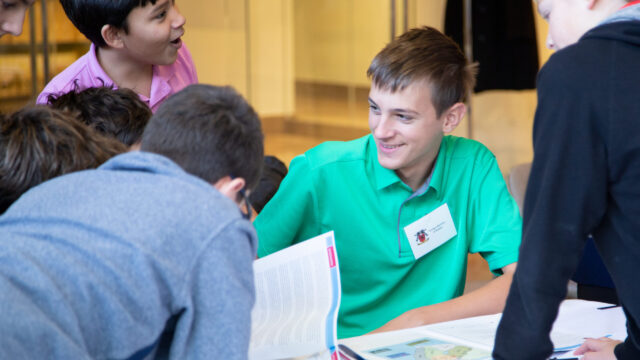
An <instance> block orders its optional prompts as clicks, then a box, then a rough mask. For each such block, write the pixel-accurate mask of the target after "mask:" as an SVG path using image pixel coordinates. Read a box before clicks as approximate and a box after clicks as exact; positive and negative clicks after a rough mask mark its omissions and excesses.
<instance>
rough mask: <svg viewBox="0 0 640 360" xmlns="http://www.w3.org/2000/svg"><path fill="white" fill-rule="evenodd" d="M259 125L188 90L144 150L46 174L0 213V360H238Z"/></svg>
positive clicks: (244, 107) (228, 92)
mask: <svg viewBox="0 0 640 360" xmlns="http://www.w3.org/2000/svg"><path fill="white" fill-rule="evenodd" d="M262 162H263V135H262V131H261V127H260V122H259V120H258V117H257V115H256V113H255V112H254V111H253V109H252V108H251V106H249V105H248V104H247V103H246V101H245V100H244V99H242V97H241V96H240V95H238V94H237V93H236V92H235V91H234V90H232V89H231V88H227V87H214V86H209V85H192V86H189V87H187V88H185V89H184V90H182V91H180V92H179V93H177V94H175V95H174V96H172V97H171V98H170V99H168V100H167V101H166V102H165V103H164V104H163V105H162V106H161V107H160V109H159V110H158V112H157V113H156V114H155V115H154V116H153V117H152V118H151V120H150V121H149V124H148V125H147V128H146V129H145V131H144V133H143V136H142V144H141V151H134V152H129V153H125V154H121V155H118V156H116V157H114V158H111V159H110V160H108V161H107V162H106V163H104V164H103V165H102V166H100V167H99V168H97V169H93V170H85V171H79V172H75V173H72V174H67V175H63V176H60V177H57V178H55V179H52V180H50V181H46V182H44V183H42V184H40V185H38V186H36V187H34V188H32V189H31V190H29V191H28V192H27V193H25V194H24V195H23V196H22V197H20V198H19V199H18V200H17V201H16V202H15V203H14V204H13V205H12V206H11V207H10V208H9V209H8V210H7V212H6V213H5V214H4V215H3V216H2V217H0V304H1V306H2V309H3V311H2V316H1V317H0V358H1V359H37V358H43V357H48V358H54V359H151V358H163V359H164V358H168V359H191V358H209V359H246V358H247V355H248V346H249V337H250V330H251V324H250V320H251V309H252V307H253V304H254V284H253V270H252V263H253V260H254V259H255V256H256V247H257V244H256V234H255V230H254V229H253V226H252V225H251V223H250V221H249V220H248V219H246V217H247V216H246V215H248V214H243V213H242V211H241V210H240V207H239V205H240V204H245V198H246V196H247V192H248V191H250V190H251V189H252V188H253V187H255V185H256V184H257V183H258V181H259V179H260V172H261V166H262Z"/></svg>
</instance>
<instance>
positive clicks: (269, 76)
mask: <svg viewBox="0 0 640 360" xmlns="http://www.w3.org/2000/svg"><path fill="white" fill-rule="evenodd" d="M458 1H459V2H458V3H457V4H455V6H454V4H453V1H446V0H177V1H176V5H177V6H178V8H179V9H180V11H181V12H182V13H183V15H184V16H185V17H186V19H187V23H186V26H185V29H186V34H185V36H184V38H183V40H184V43H185V44H186V45H187V46H188V48H189V49H190V51H191V53H192V55H193V59H194V61H195V64H196V68H197V72H198V76H199V79H200V81H201V82H203V83H210V84H216V85H232V86H234V87H235V88H236V89H237V90H238V91H239V92H240V93H242V94H243V95H244V96H245V97H246V98H247V99H248V100H249V101H250V102H251V103H252V104H253V106H254V108H255V109H256V111H257V112H258V113H259V114H260V116H261V119H262V123H263V128H264V130H265V141H266V143H265V146H266V149H265V152H266V153H267V154H271V155H276V156H277V157H279V158H280V159H281V160H283V161H284V162H285V164H287V165H288V164H289V162H290V161H291V159H292V158H293V157H294V156H295V155H297V154H300V153H302V152H304V151H305V150H307V149H308V148H310V147H312V146H315V145H316V144H318V143H320V142H322V141H326V140H350V139H354V138H356V137H360V136H363V135H365V134H367V133H368V131H369V130H368V126H367V114H368V104H367V94H368V91H369V81H368V79H367V77H366V69H367V68H368V66H369V63H370V61H371V59H372V58H373V56H374V55H375V54H376V53H377V52H378V51H379V50H380V49H381V48H382V47H383V46H384V45H385V44H386V43H387V42H389V41H390V39H391V38H392V37H393V36H396V35H399V34H401V33H402V32H404V31H405V30H406V29H408V28H412V27H416V26H422V25H429V26H432V27H435V28H438V29H440V30H443V31H444V30H445V18H446V19H447V21H449V22H450V23H453V22H454V21H458V22H459V23H460V24H464V23H465V22H464V19H465V17H464V14H463V12H464V11H465V10H467V11H470V12H467V14H471V19H472V20H473V21H472V24H473V22H474V21H476V22H479V21H483V22H485V23H487V22H488V23H490V24H492V26H493V25H495V27H496V29H491V32H493V35H489V37H490V36H494V37H495V36H498V37H503V38H504V37H505V36H509V37H512V38H514V37H518V36H521V34H520V30H513V28H514V26H516V27H517V26H518V25H521V24H522V23H523V22H527V21H528V18H527V17H528V16H529V17H530V20H531V21H530V22H531V24H530V26H529V28H530V29H532V31H533V37H534V40H533V41H534V44H533V46H534V47H535V48H536V49H535V50H537V52H534V53H533V54H534V55H532V56H534V57H537V58H535V59H532V58H531V56H527V57H522V58H518V56H513V55H509V54H504V53H502V52H495V55H491V56H494V57H493V58H491V57H489V60H480V71H481V72H483V70H485V73H484V75H485V77H487V78H493V77H506V78H512V77H514V76H517V75H513V74H510V73H509V71H512V70H513V69H509V67H512V66H513V65H509V64H507V65H504V66H503V65H501V64H503V63H504V61H501V60H503V59H507V60H510V61H511V63H512V64H513V63H515V64H516V65H517V64H519V63H522V62H527V63H530V64H531V63H534V64H535V66H536V68H537V67H538V66H542V65H543V64H544V62H545V61H546V60H547V58H548V57H549V55H550V52H549V51H548V50H547V49H545V47H544V42H545V38H546V33H547V26H546V23H545V22H544V21H543V20H542V19H541V18H540V17H539V16H538V14H537V13H536V12H535V11H534V9H533V6H534V4H533V2H532V1H530V0H523V1H521V2H518V1H515V0H510V1H501V0H493V1H482V0H476V1H474V2H473V4H472V5H471V8H469V7H468V6H469V4H470V3H471V1H468V2H466V1H463V0H458ZM465 3H466V4H465ZM523 4H524V5H523ZM529 7H530V8H529ZM522 9H525V10H527V11H525V12H524V14H521V13H522V11H521V10H522ZM513 11H516V12H518V15H517V16H514V15H513V14H512V13H511V12H513ZM445 14H446V17H445ZM467 18H468V17H467ZM451 19H453V20H454V21H451ZM478 19H479V20H478ZM522 19H525V20H522ZM451 26H453V25H451ZM527 26H528V25H527ZM447 27H449V25H447ZM471 31H472V32H473V33H474V36H476V37H475V38H474V39H473V41H470V45H471V48H472V49H471V50H472V53H473V45H475V46H476V47H479V48H481V49H482V48H487V47H486V45H484V46H483V45H482V44H486V42H487V41H491V40H487V36H485V33H482V32H481V31H480V29H479V28H477V29H476V28H474V27H473V26H472V27H471ZM448 33H449V32H448ZM483 42H484V43H483ZM479 44H480V46H478V45H479ZM492 44H494V45H493V46H494V47H493V48H496V47H497V48H498V49H499V50H509V49H510V48H512V47H513V48H515V47H517V46H519V45H517V43H516V45H512V44H507V45H504V43H500V44H498V45H496V43H492ZM461 45H462V44H461ZM88 48H89V43H88V41H87V40H86V39H85V38H84V36H82V35H81V34H80V33H79V32H78V31H77V30H76V29H75V28H74V26H73V25H72V24H71V22H70V21H69V20H68V19H67V18H66V15H65V14H64V11H63V10H62V8H61V6H60V4H59V2H58V1H57V0H37V1H36V3H35V5H34V6H33V7H32V9H31V10H29V12H28V14H27V21H26V23H25V27H24V32H23V34H22V35H21V36H19V37H12V36H4V37H2V38H1V39H0V111H2V112H10V111H13V110H15V109H18V108H20V107H21V106H24V105H25V104H28V103H32V102H33V101H34V99H35V97H36V96H37V94H38V93H39V92H40V91H41V89H42V88H43V87H44V85H45V83H46V82H48V80H50V79H51V78H52V77H53V76H55V75H56V74H57V73H59V72H60V71H62V70H63V69H64V68H65V67H66V66H68V65H69V64H71V63H72V62H73V61H74V60H75V59H77V58H78V57H80V56H81V55H83V54H84V53H85V52H86V51H87V50H88ZM493 48H492V49H493ZM468 50H469V49H467V51H468ZM492 54H493V53H492ZM474 58H476V55H475V53H474ZM485 59H486V58H485ZM476 60H477V59H476ZM494 60H495V61H494ZM489 68H491V69H490V71H491V72H489ZM496 74H497V75H496ZM507 87H508V86H507ZM517 87H518V86H516V88H517ZM470 105H471V110H472V111H471V114H472V115H471V118H467V119H465V122H463V123H462V124H461V126H459V128H458V129H457V130H456V131H455V133H454V134H455V135H458V136H465V137H471V138H473V139H476V140H478V141H480V142H482V143H484V144H485V145H486V146H487V147H489V149H491V150H492V151H493V152H494V154H495V155H496V157H497V159H498V163H499V165H500V167H501V169H502V171H503V174H505V176H506V175H507V174H508V172H509V170H510V169H511V168H512V167H513V166H514V165H516V164H518V163H522V162H528V161H531V159H532V153H533V152H532V148H531V130H532V124H533V116H534V112H535V106H536V94H535V90H534V89H533V85H532V86H531V88H529V89H526V88H525V89H509V88H500V86H498V88H497V89H483V90H482V91H477V92H475V93H474V94H473V95H472V96H471V100H470ZM469 261H470V267H469V280H470V281H471V286H470V288H473V287H474V285H473V284H474V282H477V283H478V284H481V283H482V282H484V281H486V280H488V279H490V278H491V275H490V273H489V272H488V270H487V269H486V265H485V263H484V261H482V260H479V258H476V257H475V256H471V257H470V260H469Z"/></svg>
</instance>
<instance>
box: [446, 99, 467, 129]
mask: <svg viewBox="0 0 640 360" xmlns="http://www.w3.org/2000/svg"><path fill="white" fill-rule="evenodd" d="M466 113H467V106H466V105H465V104H463V103H461V102H458V103H455V104H453V106H451V107H450V108H449V109H447V111H445V112H444V114H442V118H443V120H444V121H443V122H442V132H444V133H445V134H448V133H450V132H452V131H453V130H455V128H456V127H458V125H459V124H460V122H461V121H462V118H463V117H464V114H466Z"/></svg>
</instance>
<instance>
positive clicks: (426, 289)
mask: <svg viewBox="0 0 640 360" xmlns="http://www.w3.org/2000/svg"><path fill="white" fill-rule="evenodd" d="M367 75H368V76H369V77H370V78H371V80H372V85H371V91H370V93H369V107H370V110H369V127H370V128H371V134H370V135H368V136H365V137H363V138H360V139H357V140H353V141H350V142H328V143H324V144H321V145H319V146H317V147H315V148H313V149H311V150H309V151H307V152H306V153H305V154H303V155H300V156H298V157H296V158H295V159H294V160H293V161H292V162H291V165H290V169H289V173H288V175H287V176H286V177H285V179H284V181H283V182H282V184H281V185H280V189H279V190H278V192H277V193H276V195H275V196H274V198H273V199H272V200H271V201H270V202H269V203H268V204H267V206H266V207H265V208H264V209H263V211H262V212H261V213H260V215H259V216H258V218H257V219H256V221H255V227H256V229H257V231H258V238H259V247H258V255H259V256H265V255H268V254H270V253H273V252H275V251H278V250H280V249H283V248H285V247H288V246H290V245H293V244H295V243H297V242H300V241H304V240H305V239H308V238H311V237H313V236H316V235H319V234H321V233H324V232H326V231H329V230H334V232H335V240H336V247H337V251H338V258H339V263H340V272H341V284H342V300H341V306H340V311H339V315H338V337H339V338H344V337H351V336H358V335H362V334H364V333H367V332H370V331H372V330H376V329H379V330H381V331H386V330H392V329H397V328H405V327H412V326H419V325H423V324H428V323H432V322H438V321H445V320H452V319H457V318H463V317H468V316H475V315H482V314H489V313H497V312H500V311H501V310H502V308H503V306H504V302H505V298H506V295H507V291H508V289H509V285H510V284H511V276H512V274H513V272H514V270H515V262H516V261H517V256H518V246H519V245H520V233H521V219H520V214H519V212H518V209H517V207H516V205H515V203H514V201H513V199H512V198H511V196H510V195H509V193H508V191H507V188H506V186H505V183H504V180H503V178H502V174H501V173H500V169H499V168H498V165H497V163H496V160H495V157H494V156H493V154H491V152H490V151H489V150H488V149H487V148H485V147H484V146H483V145H481V144H480V143H478V142H476V141H472V140H468V139H463V138H458V137H454V136H445V135H444V134H445V133H449V132H451V131H453V130H454V129H455V128H456V126H457V125H458V124H459V123H460V121H461V119H462V117H463V116H464V114H465V112H466V107H465V105H464V104H463V101H464V97H465V94H467V93H468V91H469V90H470V89H471V88H472V87H473V83H474V76H475V69H474V67H473V66H472V65H470V64H469V63H468V62H467V60H466V59H465V57H464V55H463V54H462V52H461V51H460V48H459V47H458V46H457V45H456V44H455V43H454V42H453V41H452V40H451V39H449V38H447V37H446V36H444V35H443V34H441V33H440V32H439V31H437V30H435V29H432V28H428V27H424V28H420V29H413V30H410V31H409V32H407V33H405V34H404V35H402V36H400V37H399V38H397V39H395V40H394V41H392V42H391V43H389V44H388V45H387V46H386V47H385V48H384V49H383V50H382V51H381V52H380V53H379V54H378V55H377V56H376V57H375V58H374V59H373V62H372V63H371V66H370V67H369V70H368V71H367ZM468 253H480V254H481V255H482V256H483V257H484V258H485V259H486V260H487V262H488V263H489V267H490V269H491V270H492V271H493V272H494V273H495V274H496V275H502V276H499V277H497V278H496V279H494V280H492V281H491V282H490V283H488V284H487V285H485V286H484V287H482V288H480V289H478V290H476V291H474V292H471V293H468V294H465V295H463V296H461V295H462V293H463V290H464V285H465V278H466V267H467V255H468Z"/></svg>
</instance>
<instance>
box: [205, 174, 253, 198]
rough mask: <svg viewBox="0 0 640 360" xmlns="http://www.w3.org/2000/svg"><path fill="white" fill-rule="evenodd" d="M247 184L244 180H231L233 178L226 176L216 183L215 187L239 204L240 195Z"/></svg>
mask: <svg viewBox="0 0 640 360" xmlns="http://www.w3.org/2000/svg"><path fill="white" fill-rule="evenodd" d="M245 185H246V182H245V180H244V179H243V178H239V177H237V178H231V176H228V175H227V176H225V177H222V178H220V179H219V180H218V181H216V183H215V184H213V186H214V187H215V188H216V189H218V191H220V192H221V193H222V194H223V195H225V196H227V197H228V198H229V199H231V200H233V201H234V202H238V200H237V199H238V193H239V192H240V190H242V189H244V186H245Z"/></svg>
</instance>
